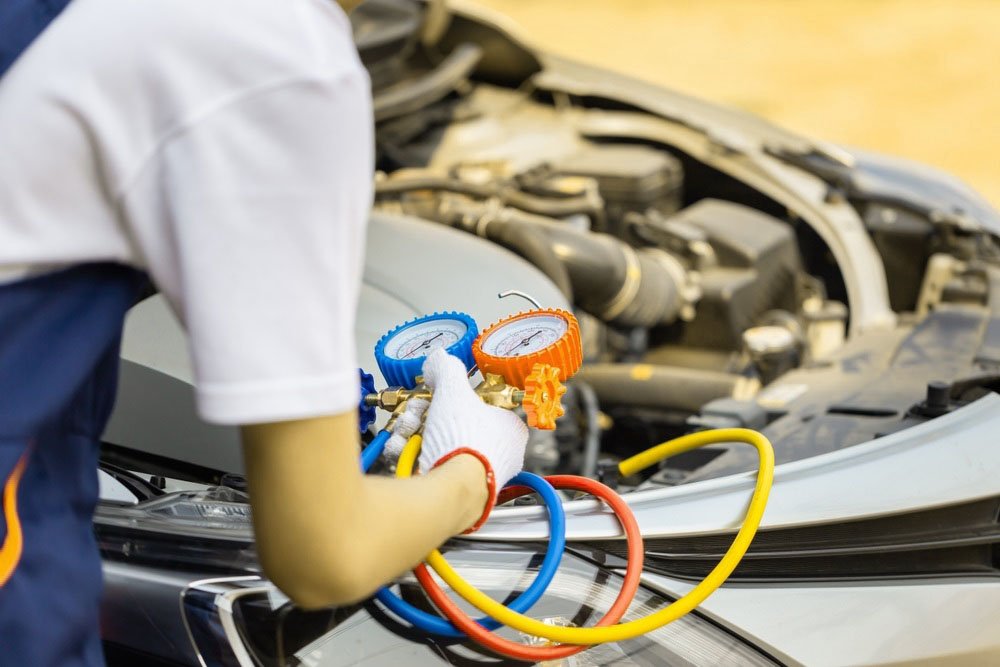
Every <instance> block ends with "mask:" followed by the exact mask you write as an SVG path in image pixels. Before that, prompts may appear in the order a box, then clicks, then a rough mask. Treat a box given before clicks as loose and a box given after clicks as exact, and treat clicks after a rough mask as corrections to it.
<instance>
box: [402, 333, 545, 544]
mask: <svg viewBox="0 0 1000 667" xmlns="http://www.w3.org/2000/svg"><path fill="white" fill-rule="evenodd" d="M423 372H424V382H425V383H426V384H427V386H428V387H429V388H430V389H431V391H432V392H433V396H432V398H431V404H430V407H429V408H428V409H427V418H426V422H425V425H424V436H423V446H422V449H421V451H420V459H419V463H420V469H421V470H423V471H424V472H426V471H428V470H430V469H431V468H433V467H434V466H436V465H438V464H439V463H440V462H441V461H442V459H446V458H447V457H449V456H453V455H455V454H454V453H455V452H456V451H458V450H462V449H465V450H472V452H476V453H478V454H479V455H480V457H481V460H485V461H486V462H488V464H489V468H490V469H489V470H487V475H489V474H490V473H492V474H493V477H494V482H495V485H494V487H493V497H492V498H489V499H488V500H487V507H488V508H489V507H492V506H493V503H494V502H496V492H497V490H499V489H500V488H502V487H503V485H504V484H506V483H507V482H509V481H510V479H511V478H512V477H513V476H514V475H516V474H517V473H519V472H520V471H521V468H522V466H523V465H524V449H525V446H526V445H527V442H528V427H527V426H525V424H524V422H523V421H521V419H520V418H519V417H518V416H517V415H516V414H514V413H513V412H511V411H509V410H504V409H502V408H497V407H493V406H491V405H487V404H485V403H483V401H482V400H481V399H480V398H479V397H478V396H477V395H476V392H475V391H473V389H472V386H471V385H470V384H469V379H468V375H467V374H466V371H465V366H464V365H462V362H461V361H459V360H458V359H457V358H456V357H454V356H452V355H450V354H448V353H447V352H445V351H444V350H443V349H441V350H437V351H435V352H434V353H432V354H431V355H430V356H429V357H427V360H426V361H424V367H423ZM477 525H478V524H477Z"/></svg>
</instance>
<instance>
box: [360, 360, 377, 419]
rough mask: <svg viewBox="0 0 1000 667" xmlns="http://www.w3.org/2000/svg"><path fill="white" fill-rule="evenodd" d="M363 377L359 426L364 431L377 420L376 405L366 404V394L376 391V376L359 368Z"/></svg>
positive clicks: (361, 377)
mask: <svg viewBox="0 0 1000 667" xmlns="http://www.w3.org/2000/svg"><path fill="white" fill-rule="evenodd" d="M358 375H359V376H360V379H361V400H360V401H359V402H358V427H359V428H360V429H361V432H362V433H364V432H365V431H367V430H368V427H369V426H371V425H372V424H373V423H374V422H375V406H374V405H366V404H365V396H367V395H368V394H374V393H375V377H374V376H373V375H369V374H368V373H365V371H364V369H362V368H359V369H358Z"/></svg>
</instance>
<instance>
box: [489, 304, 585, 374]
mask: <svg viewBox="0 0 1000 667" xmlns="http://www.w3.org/2000/svg"><path fill="white" fill-rule="evenodd" d="M472 354H473V356H474V357H475V359H476V363H477V365H478V366H479V370H480V371H482V372H483V375H484V376H486V375H487V374H493V375H499V376H501V377H502V378H503V379H504V380H505V381H506V382H507V384H509V385H513V386H515V387H518V388H520V389H524V388H525V383H526V382H527V380H528V378H529V376H531V375H532V374H533V373H534V372H535V367H536V366H538V365H539V364H541V365H548V366H551V367H552V368H554V369H557V371H558V372H559V375H560V377H559V379H562V380H565V379H568V378H570V377H572V376H573V374H574V373H576V371H577V370H578V369H579V368H580V364H581V363H582V362H583V349H582V346H581V344H580V325H579V323H577V321H576V318H575V317H574V316H573V314H572V313H570V312H567V311H565V310H560V309H558V308H544V309H539V310H531V311H527V312H523V313H518V314H517V315H512V316H510V317H507V318H505V319H502V320H500V321H499V322H497V323H496V324H494V325H493V326H491V327H489V328H488V329H487V330H486V331H485V332H483V334H482V336H480V337H479V338H478V339H477V340H476V342H475V343H473V346H472Z"/></svg>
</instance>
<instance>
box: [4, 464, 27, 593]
mask: <svg viewBox="0 0 1000 667" xmlns="http://www.w3.org/2000/svg"><path fill="white" fill-rule="evenodd" d="M27 463H28V453H27V452H25V453H24V454H22V455H21V459H20V460H19V461H18V462H17V465H16V466H14V470H13V472H11V473H10V477H8V478H7V483H6V484H5V485H4V487H3V516H4V520H5V521H6V522H7V536H6V537H5V538H4V540H3V545H2V546H0V586H3V585H4V584H6V583H7V580H8V579H10V576H11V575H12V574H14V570H15V568H17V563H18V561H19V560H21V550H22V548H23V547H24V539H23V536H22V535H21V519H20V518H19V517H18V516H17V485H18V483H19V482H20V481H21V475H23V474H24V468H25V466H26V465H27Z"/></svg>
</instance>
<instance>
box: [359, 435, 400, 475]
mask: <svg viewBox="0 0 1000 667" xmlns="http://www.w3.org/2000/svg"><path fill="white" fill-rule="evenodd" d="M390 435H392V434H391V433H389V431H385V430H382V431H379V432H378V435H376V436H375V439H374V440H372V441H371V442H369V443H368V446H367V447H365V448H364V449H363V450H361V472H368V470H369V469H371V467H372V466H373V465H375V462H376V461H378V457H380V456H382V450H384V449H385V443H387V442H389V436H390Z"/></svg>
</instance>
